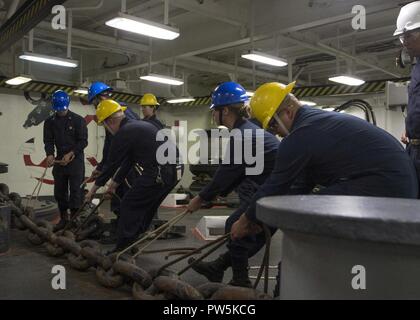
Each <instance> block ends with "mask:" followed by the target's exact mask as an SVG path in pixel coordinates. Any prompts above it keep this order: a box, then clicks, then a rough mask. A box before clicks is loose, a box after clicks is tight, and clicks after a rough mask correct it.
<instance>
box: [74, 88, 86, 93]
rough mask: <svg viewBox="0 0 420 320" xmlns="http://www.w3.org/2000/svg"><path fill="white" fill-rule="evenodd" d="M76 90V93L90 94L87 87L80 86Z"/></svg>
mask: <svg viewBox="0 0 420 320" xmlns="http://www.w3.org/2000/svg"><path fill="white" fill-rule="evenodd" d="M74 92H75V93H79V94H84V95H86V94H88V89H86V88H78V89H76V90H74Z"/></svg>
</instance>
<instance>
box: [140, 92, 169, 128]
mask: <svg viewBox="0 0 420 320" xmlns="http://www.w3.org/2000/svg"><path fill="white" fill-rule="evenodd" d="M140 106H141V111H142V113H143V120H144V121H149V122H150V123H152V124H153V125H154V126H156V127H157V128H158V129H164V128H165V125H164V124H163V123H162V122H161V121H160V120H159V119H158V118H157V116H156V111H157V109H158V108H159V106H160V104H159V102H158V101H157V98H156V96H155V95H153V94H151V93H146V94H144V95H143V97H142V98H141V100H140Z"/></svg>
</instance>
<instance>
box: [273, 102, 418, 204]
mask: <svg viewBox="0 0 420 320" xmlns="http://www.w3.org/2000/svg"><path fill="white" fill-rule="evenodd" d="M303 170H305V172H306V174H307V175H308V177H309V179H310V180H311V181H313V183H314V184H319V185H323V186H326V187H328V186H330V185H332V184H334V183H338V182H342V181H347V180H354V179H356V178H360V177H366V176H369V177H371V178H372V179H370V180H369V181H366V185H367V184H369V183H370V182H371V181H373V180H376V182H377V183H383V184H389V185H388V186H383V190H380V191H379V190H378V192H379V193H382V194H381V195H382V196H404V195H407V196H410V195H414V194H417V188H418V186H417V180H416V174H415V171H414V167H413V164H412V162H411V160H410V159H409V157H408V156H407V154H406V153H405V152H404V149H403V147H402V146H401V144H400V143H399V142H398V141H397V140H396V139H395V138H394V137H393V136H391V135H390V134H389V133H387V132H386V131H384V130H382V129H380V128H378V127H375V126H373V125H372V124H370V123H368V122H366V121H364V120H362V119H359V118H357V117H354V116H351V115H346V114H341V113H335V112H326V111H322V110H317V109H313V108H309V107H302V108H301V109H300V110H299V111H298V113H297V115H296V118H295V122H294V124H293V127H292V130H291V133H290V134H289V136H288V137H286V138H285V139H283V141H282V142H281V144H280V147H279V150H278V158H277V164H276V169H275V171H276V172H278V173H279V174H280V175H279V178H280V179H285V181H284V183H285V184H290V183H292V182H293V180H294V179H295V178H296V176H297V175H298V174H300V173H302V172H303ZM373 177H375V178H373ZM393 181H394V182H397V181H398V182H400V181H404V186H403V187H402V190H397V186H396V184H395V183H394V184H393ZM392 184H393V185H392Z"/></svg>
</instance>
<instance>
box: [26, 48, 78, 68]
mask: <svg viewBox="0 0 420 320" xmlns="http://www.w3.org/2000/svg"><path fill="white" fill-rule="evenodd" d="M19 58H20V59H22V60H29V61H33V62H40V63H47V64H53V65H56V66H61V67H68V68H76V67H77V66H78V64H79V62H78V61H77V60H72V59H64V58H56V57H51V56H47V55H44V54H37V53H32V52H24V53H23V54H22V55H20V56H19Z"/></svg>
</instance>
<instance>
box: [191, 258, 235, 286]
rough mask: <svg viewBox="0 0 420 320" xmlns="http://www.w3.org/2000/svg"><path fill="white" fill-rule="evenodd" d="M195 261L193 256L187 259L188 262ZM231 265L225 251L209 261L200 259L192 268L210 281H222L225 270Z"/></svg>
mask: <svg viewBox="0 0 420 320" xmlns="http://www.w3.org/2000/svg"><path fill="white" fill-rule="evenodd" d="M194 261H195V259H194V258H190V259H189V260H188V263H189V264H192V263H193V262H194ZM230 265H231V261H230V254H229V252H225V253H223V254H221V255H220V256H219V257H218V258H217V259H216V260H214V261H210V262H203V261H200V262H198V263H197V264H195V265H194V266H192V269H193V270H194V271H195V272H197V273H199V274H201V275H203V276H205V277H206V278H207V279H208V280H209V281H210V282H222V280H223V275H224V273H225V270H226V269H227V268H229V267H230Z"/></svg>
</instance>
